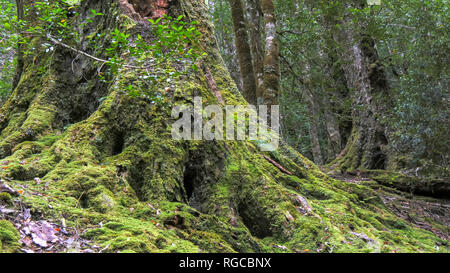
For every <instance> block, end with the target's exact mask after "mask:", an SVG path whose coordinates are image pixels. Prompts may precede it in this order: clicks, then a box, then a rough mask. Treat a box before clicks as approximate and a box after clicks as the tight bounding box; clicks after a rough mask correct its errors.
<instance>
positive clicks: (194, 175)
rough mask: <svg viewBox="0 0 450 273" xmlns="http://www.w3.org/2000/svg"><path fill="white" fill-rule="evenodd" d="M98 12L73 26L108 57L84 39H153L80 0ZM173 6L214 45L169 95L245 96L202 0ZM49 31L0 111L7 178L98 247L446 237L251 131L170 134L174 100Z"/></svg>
mask: <svg viewBox="0 0 450 273" xmlns="http://www.w3.org/2000/svg"><path fill="white" fill-rule="evenodd" d="M91 9H95V10H96V11H97V12H102V13H104V14H105V16H100V17H96V18H95V22H94V23H93V24H92V25H86V27H85V28H84V29H80V30H79V31H80V35H81V37H82V41H81V45H79V49H80V50H83V51H89V52H90V53H92V54H93V55H95V56H99V57H103V56H102V52H103V50H102V49H101V48H99V49H97V50H93V49H92V48H91V47H90V44H89V37H92V36H95V35H97V34H98V33H100V32H102V33H109V31H110V30H112V29H115V28H116V27H117V28H119V29H121V30H122V31H126V32H127V33H130V34H131V35H132V36H130V39H133V38H134V37H135V36H136V35H137V34H141V35H145V37H147V35H148V36H150V38H149V39H151V35H150V34H151V32H152V30H151V29H150V26H148V25H147V24H142V23H140V22H139V21H138V20H132V19H131V18H130V17H129V16H132V15H131V14H129V13H126V12H127V11H126V10H127V9H126V7H122V8H121V6H120V4H119V1H107V0H95V1H94V0H86V1H82V2H81V4H80V6H79V7H78V12H79V13H80V17H79V18H74V20H75V22H73V23H74V24H75V25H80V24H79V23H80V22H81V21H82V20H84V19H85V18H86V17H87V16H88V15H89V14H90V10H91ZM124 12H125V14H124ZM168 13H169V14H172V15H175V16H177V15H180V14H185V15H186V17H187V18H188V19H189V20H197V21H198V22H199V25H198V28H199V30H200V31H201V32H202V33H203V37H202V40H201V43H202V46H203V48H205V50H206V51H207V53H208V56H207V57H206V59H205V60H204V61H203V63H204V65H205V68H206V69H202V70H199V71H198V72H197V73H192V74H191V75H189V77H183V78H181V79H179V80H177V81H176V82H175V83H174V86H173V87H171V88H170V95H171V96H170V99H171V102H172V103H173V104H174V105H176V104H192V101H193V97H194V96H197V95H200V96H202V97H203V102H204V103H205V104H219V101H218V97H219V96H218V94H217V92H220V93H221V94H220V95H221V96H220V97H221V98H223V100H224V103H225V104H228V105H230V104H231V105H237V104H245V100H244V99H243V97H242V96H241V95H240V93H239V91H238V90H237V88H236V86H235V85H234V83H233V81H232V79H231V78H230V76H229V73H228V72H227V70H226V69H225V68H224V65H223V63H222V61H221V58H220V56H219V53H218V50H217V46H216V44H215V43H216V42H215V39H214V38H213V37H214V36H213V33H212V25H211V24H210V22H209V21H208V19H207V18H208V17H207V9H206V7H205V4H204V1H203V0H191V1H176V2H173V4H172V5H170V6H169V8H168ZM94 26H95V27H94ZM102 39H103V40H102V41H99V44H107V43H108V41H109V39H110V37H109V35H105V36H104V37H103V38H102ZM41 42H43V38H34V39H33V40H32V43H34V45H35V48H36V51H35V52H34V54H33V55H30V56H27V57H26V58H25V59H24V70H23V73H22V75H21V77H20V81H19V83H18V86H17V88H16V89H15V90H14V92H13V94H12V95H11V97H10V98H9V100H8V101H7V102H6V104H5V105H4V106H3V107H2V108H1V109H0V166H1V168H0V178H1V180H2V181H1V182H0V184H2V183H3V182H4V181H5V180H7V181H8V184H9V185H10V186H11V187H12V188H14V189H15V190H16V191H17V192H20V193H21V196H20V200H21V201H22V202H23V203H21V204H25V206H27V207H29V208H30V209H31V211H32V214H31V217H32V219H42V218H44V219H53V221H55V222H59V221H62V219H64V223H63V224H64V225H66V226H68V227H74V228H75V227H76V228H77V230H78V231H79V234H80V235H81V236H82V237H84V238H86V239H89V240H91V241H93V242H94V243H95V244H97V245H99V246H100V248H101V249H104V252H116V251H121V252H274V251H275V252H277V251H279V252H282V251H289V252H304V251H306V249H308V251H309V250H311V251H314V252H315V251H317V252H339V251H356V252H367V251H375V252H380V251H383V252H390V251H394V250H395V251H411V252H416V251H436V248H435V246H436V244H437V243H441V244H442V240H441V239H438V238H437V237H436V236H434V235H433V234H432V233H431V232H429V231H424V230H422V229H418V228H416V227H414V226H412V225H409V224H407V223H406V222H404V221H403V220H402V219H400V218H398V217H396V216H395V215H394V214H393V213H391V212H390V211H389V210H387V209H386V207H385V205H384V204H383V202H382V201H381V199H380V197H379V196H378V193H377V192H376V191H375V190H372V189H371V188H369V187H365V186H362V185H356V184H349V183H345V182H342V181H337V180H333V179H331V178H329V177H327V176H325V175H324V174H323V173H321V172H320V170H319V169H318V168H317V167H316V166H315V165H314V164H312V163H311V162H310V161H308V160H307V159H305V158H304V157H303V156H301V155H300V154H298V153H297V152H296V151H294V150H293V149H292V148H290V147H288V146H286V145H284V144H281V146H280V148H279V149H278V151H277V152H273V153H262V152H260V151H259V145H260V143H256V142H247V141H176V140H173V139H172V138H171V130H170V125H171V124H172V122H174V120H173V119H172V118H171V117H170V111H169V110H168V109H164V108H161V107H158V106H156V105H154V104H152V103H151V102H149V101H147V100H146V99H144V98H140V97H138V98H132V97H130V96H128V95H127V94H126V93H125V92H122V90H124V89H125V88H126V87H127V86H129V85H130V84H132V85H133V86H134V87H135V88H139V86H143V84H142V81H143V80H144V79H142V78H141V77H139V76H138V75H137V73H138V72H137V71H134V70H132V69H121V71H120V73H119V74H118V75H117V78H116V79H115V81H112V83H111V84H104V83H102V82H101V81H100V79H99V77H97V75H96V73H97V69H98V65H95V64H94V63H93V62H92V60H91V59H89V58H86V57H84V56H78V58H76V57H77V56H76V55H77V54H75V53H74V52H72V51H71V50H69V49H67V48H64V47H61V46H55V51H54V52H52V53H46V52H45V50H44V48H42V47H41V46H40V43H41ZM204 71H207V72H206V74H208V75H205V72H204ZM208 71H209V72H208ZM211 78H213V81H211ZM212 82H214V84H211V83H212ZM150 88H154V89H155V90H165V86H164V85H163V84H161V85H154V86H151V87H150ZM211 88H212V89H214V90H211ZM100 98H103V99H101V100H100ZM267 158H268V159H270V160H267ZM275 163H276V164H278V165H276V164H275ZM283 170H284V171H283ZM290 174H292V175H290ZM36 178H37V179H36ZM36 181H39V183H37V182H36ZM19 190H20V191H19ZM3 194H4V193H2V196H3ZM1 200H3V199H1ZM1 200H0V201H1ZM1 202H2V201H1ZM2 226H3V223H2ZM2 226H0V229H2V230H3V227H2ZM355 233H356V234H364V236H356V235H355ZM367 238H370V239H367ZM400 238H401V239H400ZM344 241H345V242H352V243H351V244H350V243H344ZM275 246H278V247H275ZM280 246H283V247H280ZM284 249H285V250H284Z"/></svg>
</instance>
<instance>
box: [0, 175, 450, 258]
mask: <svg viewBox="0 0 450 273" xmlns="http://www.w3.org/2000/svg"><path fill="white" fill-rule="evenodd" d="M331 176H332V177H333V178H334V179H337V180H341V181H344V182H346V183H354V184H360V185H366V186H370V187H371V188H373V189H375V190H376V191H377V192H378V194H379V196H380V197H381V199H382V200H383V202H384V204H385V206H386V207H387V208H388V209H389V210H391V211H392V212H393V213H394V214H395V215H397V216H398V217H400V218H402V219H404V220H405V221H407V222H409V223H411V224H412V225H414V226H416V227H418V228H421V229H424V230H428V231H431V232H432V233H434V234H435V235H436V236H437V237H439V238H441V239H443V240H445V241H447V242H448V241H449V239H450V200H446V199H435V198H430V197H424V196H419V195H412V194H410V193H405V192H401V191H398V190H396V189H392V188H389V187H385V186H382V185H380V184H378V183H376V182H375V181H373V180H371V179H370V178H367V177H364V176H362V175H352V174H333V175H331ZM15 186H17V185H15ZM22 186H23V187H26V185H22ZM20 191H21V190H17V189H13V188H11V187H10V186H8V183H7V181H0V192H7V193H8V194H10V195H12V196H20V194H21V193H20ZM33 194H35V195H40V194H45V193H43V192H33ZM49 206H50V205H49ZM30 209H32V208H31V207H27V205H26V203H23V202H21V198H16V199H15V206H14V209H11V208H6V207H5V206H0V221H1V220H9V222H11V223H13V224H14V227H15V228H16V230H17V231H18V232H19V240H18V242H19V244H21V246H20V250H21V251H22V252H25V253H59V252H81V253H100V252H107V251H108V246H106V247H100V246H98V245H95V244H94V243H92V242H90V241H89V240H86V239H84V238H83V236H80V235H81V234H83V233H84V232H86V230H83V229H82V228H77V227H67V226H66V225H65V224H64V222H62V224H61V223H60V221H59V220H58V219H57V220H51V219H41V218H42V217H36V216H35V215H33V213H30ZM57 222H58V223H59V224H58V223H57ZM100 225H101V224H100ZM444 247H446V245H444Z"/></svg>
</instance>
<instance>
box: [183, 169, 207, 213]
mask: <svg viewBox="0 0 450 273" xmlns="http://www.w3.org/2000/svg"><path fill="white" fill-rule="evenodd" d="M205 177H206V174H205V173H204V170H202V165H201V164H199V162H197V163H195V162H194V163H189V164H188V166H187V167H186V170H185V172H184V177H183V187H184V196H185V200H186V203H187V204H188V205H189V206H191V207H193V208H195V209H197V210H199V211H202V207H203V204H204V203H205V202H206V196H207V193H206V191H207V185H206V183H205V182H206V179H205Z"/></svg>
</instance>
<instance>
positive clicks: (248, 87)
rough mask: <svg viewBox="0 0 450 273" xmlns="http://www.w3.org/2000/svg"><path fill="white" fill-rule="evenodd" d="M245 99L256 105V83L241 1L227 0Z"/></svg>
mask: <svg viewBox="0 0 450 273" xmlns="http://www.w3.org/2000/svg"><path fill="white" fill-rule="evenodd" d="M229 1H230V5H231V15H232V18H233V26H234V33H235V36H236V39H235V41H236V49H237V53H238V59H239V66H240V68H241V69H240V70H241V77H242V82H243V86H242V87H243V91H244V97H245V99H246V100H247V101H248V102H249V103H250V104H252V105H256V81H255V74H254V71H253V61H252V52H251V50H250V45H249V43H248V41H249V39H248V33H247V24H246V19H245V16H244V7H243V4H242V0H229Z"/></svg>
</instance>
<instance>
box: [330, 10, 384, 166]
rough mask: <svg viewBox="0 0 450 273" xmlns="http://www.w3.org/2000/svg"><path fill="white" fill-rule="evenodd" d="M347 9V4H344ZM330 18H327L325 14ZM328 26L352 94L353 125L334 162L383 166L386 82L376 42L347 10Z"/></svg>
mask: <svg viewBox="0 0 450 273" xmlns="http://www.w3.org/2000/svg"><path fill="white" fill-rule="evenodd" d="M343 5H344V6H343V8H345V9H348V8H349V7H351V5H350V4H348V5H347V4H343ZM328 20H330V18H328ZM338 23H339V24H340V25H341V26H342V28H343V29H341V30H338V29H336V27H332V28H331V33H333V37H334V39H335V41H336V42H337V43H338V44H339V45H341V47H342V48H341V49H340V52H339V54H340V57H341V59H342V60H343V66H342V68H343V71H344V74H345V78H346V82H347V86H348V88H349V89H350V92H351V97H352V119H353V126H352V127H353V128H352V133H351V135H350V138H349V140H348V142H347V144H346V147H345V149H344V151H343V152H342V153H341V155H340V156H339V157H338V159H337V161H336V162H335V163H337V165H338V166H339V167H340V168H341V169H343V170H347V169H348V170H352V169H358V168H363V169H385V168H386V166H387V164H388V154H389V151H388V138H387V136H388V128H387V127H386V125H384V124H382V122H381V116H382V114H383V112H384V109H385V107H388V106H387V105H388V100H387V98H388V92H389V86H388V83H387V80H386V75H385V71H384V68H383V67H382V66H381V65H380V63H379V60H378V54H377V51H376V47H375V42H374V41H373V39H372V38H371V37H367V36H365V35H364V34H363V33H361V32H360V29H363V28H364V27H363V26H355V25H353V23H352V22H351V19H350V17H349V15H348V14H345V15H344V20H343V21H340V20H339V19H336V18H332V19H331V24H329V25H331V26H335V25H336V24H338Z"/></svg>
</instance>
